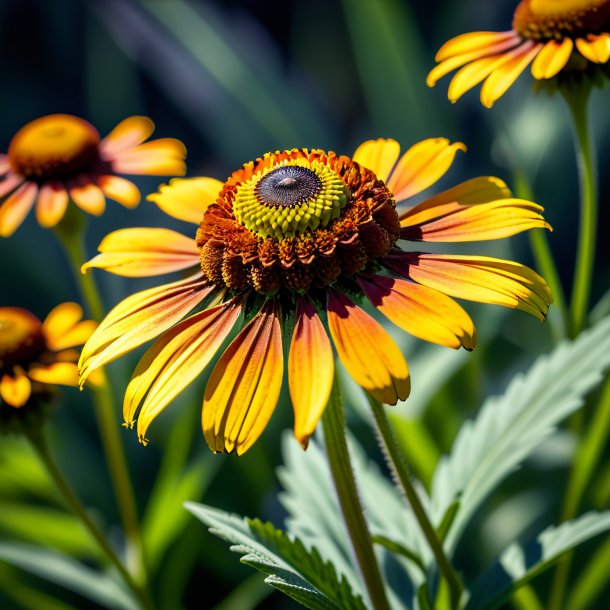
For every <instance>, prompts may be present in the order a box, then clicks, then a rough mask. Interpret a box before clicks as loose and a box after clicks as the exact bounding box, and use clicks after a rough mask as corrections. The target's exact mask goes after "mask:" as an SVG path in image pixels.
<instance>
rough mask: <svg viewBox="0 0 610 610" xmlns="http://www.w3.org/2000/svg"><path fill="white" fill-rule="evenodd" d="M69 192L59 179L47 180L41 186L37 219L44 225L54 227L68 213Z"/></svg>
mask: <svg viewBox="0 0 610 610" xmlns="http://www.w3.org/2000/svg"><path fill="white" fill-rule="evenodd" d="M67 207H68V192H67V191H66V189H65V187H64V185H63V184H62V183H61V182H59V181H58V180H53V181H50V182H46V183H45V184H43V185H42V186H41V187H40V193H39V194H38V201H37V202H36V219H37V220H38V222H39V224H40V226H42V227H47V228H48V227H54V226H55V225H56V224H57V223H58V222H59V221H60V220H61V219H62V218H63V217H64V214H65V213H66V209H67Z"/></svg>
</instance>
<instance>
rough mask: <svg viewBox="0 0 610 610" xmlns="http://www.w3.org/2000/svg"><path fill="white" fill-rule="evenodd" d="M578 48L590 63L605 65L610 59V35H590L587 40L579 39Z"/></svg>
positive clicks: (577, 40)
mask: <svg viewBox="0 0 610 610" xmlns="http://www.w3.org/2000/svg"><path fill="white" fill-rule="evenodd" d="M576 48H577V49H578V50H579V51H580V54H581V55H583V56H584V57H585V58H586V59H588V60H589V61H592V62H593V63H596V64H605V63H606V62H607V61H608V59H610V34H607V33H605V32H604V33H603V34H599V35H595V34H589V36H587V39H586V40H585V39H584V38H577V39H576Z"/></svg>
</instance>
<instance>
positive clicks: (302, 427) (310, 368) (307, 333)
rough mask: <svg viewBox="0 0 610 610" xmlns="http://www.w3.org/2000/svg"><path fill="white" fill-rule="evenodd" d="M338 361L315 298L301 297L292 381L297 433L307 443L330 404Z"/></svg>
mask: <svg viewBox="0 0 610 610" xmlns="http://www.w3.org/2000/svg"><path fill="white" fill-rule="evenodd" d="M334 370H335V363H334V358H333V350H332V347H331V344H330V340H329V339H328V335H327V334H326V331H325V330H324V326H323V324H322V322H321V320H320V318H319V317H318V314H317V313H316V310H315V308H314V306H313V305H312V303H311V301H310V300H309V299H307V298H306V297H298V299H297V308H296V323H295V326H294V332H293V335H292V342H291V344H290V355H289V356H288V385H289V388H290V398H291V399H292V406H293V408H294V435H295V437H296V438H297V440H298V441H299V443H301V445H302V446H303V448H306V447H307V444H308V442H309V437H310V436H311V435H312V434H313V432H314V430H315V428H316V425H317V423H318V420H319V419H320V416H321V415H322V412H323V411H324V408H325V407H326V403H327V402H328V399H329V397H330V391H331V389H332V385H333V375H334Z"/></svg>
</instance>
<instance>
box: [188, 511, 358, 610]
mask: <svg viewBox="0 0 610 610" xmlns="http://www.w3.org/2000/svg"><path fill="white" fill-rule="evenodd" d="M186 508H187V509H188V510H190V511H191V513H193V515H195V516H196V517H197V518H198V519H199V520H201V521H202V522H203V523H205V524H206V525H207V526H208V527H209V530H210V532H211V533H213V534H215V535H217V536H219V537H220V538H222V539H224V540H226V541H227V542H230V543H231V544H232V546H231V550H232V551H234V552H236V553H241V554H242V558H241V561H242V562H243V563H245V564H247V565H250V566H252V567H253V568H255V569H257V570H259V571H260V572H263V573H265V574H268V575H269V576H268V577H267V578H266V579H265V582H267V583H268V584H270V585H271V586H273V587H275V588H276V589H279V590H280V591H282V592H283V593H285V594H286V595H289V596H290V597H292V598H293V599H294V600H296V601H297V602H299V603H300V604H302V605H304V606H306V607H307V608H311V609H312V610H340V609H341V610H343V609H345V610H365V608H366V607H365V605H364V603H363V601H362V598H361V597H359V596H356V595H354V593H353V592H352V589H351V587H350V585H349V583H348V582H347V580H346V579H345V578H344V577H342V578H341V579H340V580H339V578H338V576H337V572H336V570H335V568H334V566H333V565H332V564H331V563H330V562H324V561H323V560H322V558H321V557H320V554H319V553H318V551H317V550H316V549H315V548H312V549H311V550H308V549H306V548H305V546H304V545H303V544H302V542H301V541H300V540H299V539H293V538H289V537H288V535H287V534H286V533H285V532H283V531H282V530H279V529H277V528H276V527H275V526H273V525H272V524H271V523H262V522H260V521H258V520H251V521H248V520H246V519H243V518H241V517H238V516H236V515H231V514H229V513H225V512H224V511H221V510H217V509H214V508H210V507H208V506H204V505H202V504H194V503H192V502H188V503H187V504H186Z"/></svg>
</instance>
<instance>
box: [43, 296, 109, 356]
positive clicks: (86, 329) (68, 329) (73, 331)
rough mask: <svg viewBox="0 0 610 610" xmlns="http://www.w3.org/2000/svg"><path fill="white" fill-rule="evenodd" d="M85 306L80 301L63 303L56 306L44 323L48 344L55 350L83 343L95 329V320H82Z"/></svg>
mask: <svg viewBox="0 0 610 610" xmlns="http://www.w3.org/2000/svg"><path fill="white" fill-rule="evenodd" d="M82 317H83V308H82V307H81V306H80V305H79V304H78V303H62V304H61V305H58V306H57V307H55V308H54V309H53V310H52V311H51V312H50V313H49V315H48V316H47V318H46V320H45V321H44V323H43V325H42V332H43V334H44V336H45V341H46V344H47V346H48V347H49V348H50V349H52V350H53V351H60V350H63V349H66V348H68V347H75V346H76V345H83V343H85V341H86V340H87V339H88V338H89V337H90V336H91V333H92V332H93V331H94V330H95V328H96V326H97V323H96V322H94V321H93V320H85V321H84V322H81V320H82Z"/></svg>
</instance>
